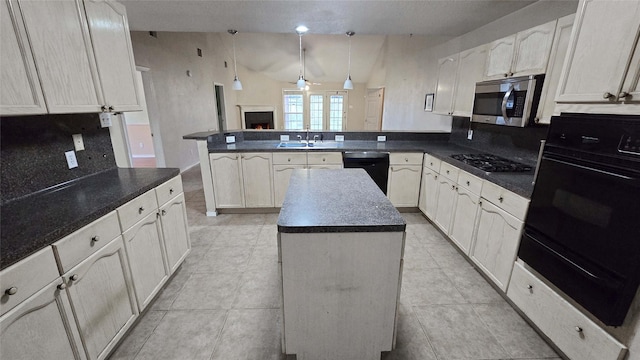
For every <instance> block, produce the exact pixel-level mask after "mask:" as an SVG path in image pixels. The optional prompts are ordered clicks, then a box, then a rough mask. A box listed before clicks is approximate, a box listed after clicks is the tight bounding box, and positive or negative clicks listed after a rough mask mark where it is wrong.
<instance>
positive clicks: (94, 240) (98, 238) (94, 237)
mask: <svg viewBox="0 0 640 360" xmlns="http://www.w3.org/2000/svg"><path fill="white" fill-rule="evenodd" d="M91 241H92V242H98V241H100V236H98V235H95V236H93V237H91Z"/></svg>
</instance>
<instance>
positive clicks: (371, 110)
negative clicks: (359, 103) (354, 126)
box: [364, 88, 384, 131]
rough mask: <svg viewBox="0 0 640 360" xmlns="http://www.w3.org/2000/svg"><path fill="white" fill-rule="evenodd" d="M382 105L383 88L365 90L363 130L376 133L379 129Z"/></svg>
mask: <svg viewBox="0 0 640 360" xmlns="http://www.w3.org/2000/svg"><path fill="white" fill-rule="evenodd" d="M383 103H384V88H380V89H367V100H366V103H365V117H364V129H365V130H366V131H376V130H380V129H381V127H382V104H383Z"/></svg>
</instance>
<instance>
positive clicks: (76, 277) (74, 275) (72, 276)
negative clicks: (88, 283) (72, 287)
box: [69, 274, 80, 281]
mask: <svg viewBox="0 0 640 360" xmlns="http://www.w3.org/2000/svg"><path fill="white" fill-rule="evenodd" d="M79 278H80V276H78V274H73V275H71V276H70V277H69V280H71V281H77V280H78V279H79Z"/></svg>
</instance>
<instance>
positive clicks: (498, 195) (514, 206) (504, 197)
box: [481, 181, 529, 221]
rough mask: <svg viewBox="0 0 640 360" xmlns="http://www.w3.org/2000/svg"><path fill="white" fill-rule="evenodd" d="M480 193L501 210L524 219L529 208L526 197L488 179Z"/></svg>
mask: <svg viewBox="0 0 640 360" xmlns="http://www.w3.org/2000/svg"><path fill="white" fill-rule="evenodd" d="M481 195H482V197H483V198H485V199H487V200H489V201H490V202H492V203H493V204H494V205H496V206H498V207H499V208H501V209H502V210H504V211H506V212H508V213H509V214H511V215H513V216H515V217H516V218H518V219H520V220H521V221H524V217H525V215H526V214H527V209H528V208H529V200H528V199H525V198H523V197H522V196H520V195H517V194H514V193H512V192H511V191H509V190H507V189H505V188H503V187H500V186H498V185H496V184H493V183H490V182H488V181H486V182H485V183H484V185H483V186H482V194H481Z"/></svg>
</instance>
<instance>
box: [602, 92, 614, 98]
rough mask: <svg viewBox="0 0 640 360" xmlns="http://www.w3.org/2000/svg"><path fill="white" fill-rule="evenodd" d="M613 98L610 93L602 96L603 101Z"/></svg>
mask: <svg viewBox="0 0 640 360" xmlns="http://www.w3.org/2000/svg"><path fill="white" fill-rule="evenodd" d="M612 97H613V94H612V93H610V92H608V91H607V92H605V93H604V94H602V98H603V99H611V98H612Z"/></svg>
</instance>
